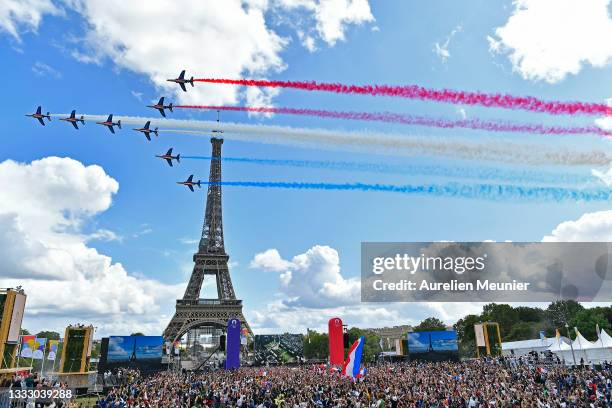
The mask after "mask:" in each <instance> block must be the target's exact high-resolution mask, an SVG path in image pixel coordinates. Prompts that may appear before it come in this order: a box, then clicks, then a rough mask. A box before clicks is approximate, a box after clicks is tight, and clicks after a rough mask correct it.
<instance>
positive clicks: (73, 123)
mask: <svg viewBox="0 0 612 408" xmlns="http://www.w3.org/2000/svg"><path fill="white" fill-rule="evenodd" d="M70 123H72V126H74V128H75V129H76V130H79V127H78V126H77V124H76V122H70Z"/></svg>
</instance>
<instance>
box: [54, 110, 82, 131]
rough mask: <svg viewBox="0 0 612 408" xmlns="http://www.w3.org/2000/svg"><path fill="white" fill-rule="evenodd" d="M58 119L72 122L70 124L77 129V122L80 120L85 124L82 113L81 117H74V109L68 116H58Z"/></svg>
mask: <svg viewBox="0 0 612 408" xmlns="http://www.w3.org/2000/svg"><path fill="white" fill-rule="evenodd" d="M60 120H64V121H66V122H70V123H72V126H74V128H75V129H77V130H78V129H79V127H78V125H77V123H78V122H81V123H82V124H83V125H85V118H84V117H83V115H81V118H77V117H76V111H74V110H73V111H72V113H70V116H69V117H67V118H60Z"/></svg>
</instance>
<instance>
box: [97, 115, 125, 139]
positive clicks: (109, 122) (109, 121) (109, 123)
mask: <svg viewBox="0 0 612 408" xmlns="http://www.w3.org/2000/svg"><path fill="white" fill-rule="evenodd" d="M96 124H97V125H102V126H106V127H107V128H108V130H110V131H111V133H112V134H115V129H113V126H117V127H118V128H119V129H121V121H120V120H118V121H117V122H113V114H112V113H111V114H110V115H108V119H106V121H105V122H96Z"/></svg>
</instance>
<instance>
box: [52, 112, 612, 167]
mask: <svg viewBox="0 0 612 408" xmlns="http://www.w3.org/2000/svg"><path fill="white" fill-rule="evenodd" d="M52 116H54V117H58V116H61V117H65V116H67V114H52ZM83 116H85V120H88V121H104V120H106V118H107V116H103V115H86V114H84V115H83ZM113 120H114V121H117V120H121V122H122V123H123V124H128V125H138V126H139V127H140V126H143V125H144V124H145V122H147V121H151V127H152V128H154V127H160V128H161V129H160V133H162V132H163V133H180V134H192V135H200V136H205V137H209V136H210V132H211V131H212V130H213V129H216V130H220V131H223V137H224V138H226V139H233V140H241V141H250V142H260V143H268V144H280V145H291V146H303V147H311V148H318V149H322V148H328V149H329V148H332V149H334V150H345V151H346V150H348V151H360V152H369V153H382V154H392V155H407V156H416V155H435V156H442V157H450V158H457V159H468V160H486V161H493V162H504V163H523V164H529V165H542V164H552V165H570V166H581V165H584V166H603V165H608V164H609V163H610V162H612V156H610V155H608V154H607V153H605V152H603V151H599V150H584V149H582V150H578V149H575V148H572V149H568V148H565V147H562V146H548V145H543V144H536V143H516V142H507V141H502V140H498V141H496V140H491V139H486V140H483V141H481V142H475V141H473V140H467V139H461V138H455V137H450V138H449V137H434V136H414V135H397V134H395V135H388V134H382V133H371V132H343V131H334V130H325V129H316V128H314V129H308V128H293V127H286V126H271V125H250V124H240V123H231V122H230V123H228V122H225V123H217V122H214V121H198V120H180V119H159V118H147V117H135V116H114V118H113Z"/></svg>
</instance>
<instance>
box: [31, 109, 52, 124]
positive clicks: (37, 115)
mask: <svg viewBox="0 0 612 408" xmlns="http://www.w3.org/2000/svg"><path fill="white" fill-rule="evenodd" d="M41 111H42V108H41V107H40V106H39V107H38V108H36V113H33V114H31V115H26V116H28V117H30V118H34V119H38V121H39V122H40V124H41V125H43V126H45V122H44V121H43V119H44V118H47V119H49V122H51V115H49V112H47V114H46V115H43V114H42V112H41Z"/></svg>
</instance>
